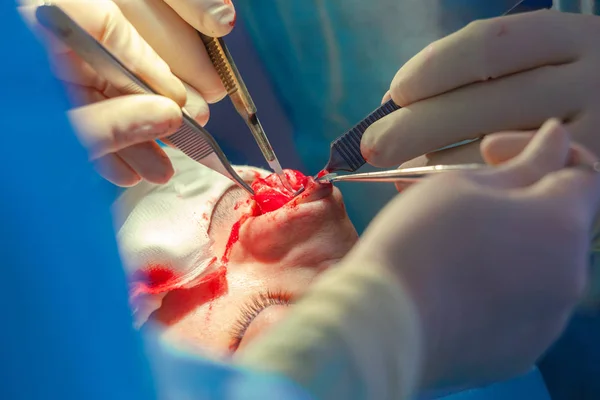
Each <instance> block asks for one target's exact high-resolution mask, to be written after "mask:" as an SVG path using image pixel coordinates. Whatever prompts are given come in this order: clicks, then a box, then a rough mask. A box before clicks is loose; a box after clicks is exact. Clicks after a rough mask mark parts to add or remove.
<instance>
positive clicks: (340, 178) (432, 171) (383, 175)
mask: <svg viewBox="0 0 600 400" xmlns="http://www.w3.org/2000/svg"><path fill="white" fill-rule="evenodd" d="M566 168H581V169H584V170H587V171H590V172H595V173H598V172H600V162H595V163H593V164H591V165H590V164H576V165H568V166H567V167H566ZM492 169H494V167H492V166H489V165H486V164H455V165H431V166H427V167H414V168H398V169H390V170H385V171H377V172H365V173H359V174H348V175H338V174H336V173H330V174H327V175H323V176H322V177H320V178H317V181H319V182H406V183H413V182H417V181H419V180H421V179H423V178H427V177H428V176H432V175H438V174H443V173H445V172H452V171H483V170H492Z"/></svg>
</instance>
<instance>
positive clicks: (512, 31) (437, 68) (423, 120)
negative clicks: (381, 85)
mask: <svg viewBox="0 0 600 400" xmlns="http://www.w3.org/2000/svg"><path fill="white" fill-rule="evenodd" d="M599 32H600V17H599V16H593V15H581V14H570V13H560V12H557V11H536V12H530V13H523V14H518V15H512V16H505V17H499V18H492V19H487V20H480V21H475V22H473V23H471V24H469V25H468V26H467V27H465V28H463V29H461V30H459V31H457V32H456V33H453V34H451V35H449V36H447V37H445V38H442V39H440V40H438V41H436V42H434V43H432V44H431V45H429V46H428V47H427V48H425V49H424V50H422V51H421V52H420V53H418V54H417V55H416V56H414V57H413V58H412V59H411V60H410V61H408V62H407V63H406V64H405V65H404V66H403V67H402V68H400V70H399V71H398V72H397V74H396V76H395V77H394V79H393V81H392V83H391V86H390V91H389V93H388V94H387V95H386V97H385V98H384V100H387V99H389V98H390V97H391V98H392V99H393V100H394V102H396V103H397V104H399V105H401V106H403V107H404V109H401V110H398V111H396V112H394V113H392V114H391V115H389V116H386V117H385V118H382V119H381V120H379V121H378V122H376V123H375V124H373V125H372V126H371V127H370V128H369V129H367V131H366V132H365V134H364V136H363V139H362V143H361V147H362V152H363V155H364V156H365V158H366V159H367V160H368V161H369V163H371V164H373V165H376V166H382V167H383V166H394V165H399V164H403V163H405V162H407V161H409V160H411V159H413V158H415V157H418V156H421V155H423V154H426V153H430V152H433V151H435V150H436V149H439V148H442V147H444V146H446V145H450V144H453V143H457V142H460V141H462V140H465V139H474V138H477V137H480V136H482V135H487V134H490V133H496V132H504V131H530V132H535V131H536V130H537V129H538V128H539V127H540V126H541V125H542V123H543V122H544V121H545V120H547V119H548V118H551V117H558V118H560V119H561V120H563V121H564V122H565V124H566V125H565V126H566V128H567V129H568V130H569V132H571V133H572V134H573V138H574V139H575V140H576V141H577V142H579V143H581V144H583V145H584V146H586V147H587V148H588V149H590V150H591V151H592V152H594V153H597V154H600V135H598V133H597V127H598V125H599V123H600V90H598V87H600V74H598V70H600V47H599V46H598V34H599ZM478 145H479V143H478V142H476V143H475V144H472V145H466V146H461V147H459V148H456V149H450V150H445V151H441V152H435V153H431V154H429V157H428V158H424V157H423V158H420V159H419V160H418V161H414V162H412V163H411V164H410V166H420V165H426V164H430V165H431V164H441V163H444V164H446V163H460V162H469V161H479V160H481V158H480V156H479V151H478ZM406 166H409V165H406Z"/></svg>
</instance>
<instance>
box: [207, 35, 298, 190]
mask: <svg viewBox="0 0 600 400" xmlns="http://www.w3.org/2000/svg"><path fill="white" fill-rule="evenodd" d="M198 34H199V35H200V38H201V39H202V42H203V43H204V46H205V47H206V52H207V53H208V57H209V58H210V61H211V62H212V64H213V66H214V67H215V69H216V70H217V73H218V74H219V77H220V78H221V82H223V86H225V89H227V95H228V96H229V98H230V99H231V102H232V103H233V106H234V107H235V110H236V111H237V113H238V114H239V115H240V116H241V117H242V118H243V119H244V121H245V122H246V125H247V126H248V128H249V129H250V132H251V133H252V136H253V137H254V140H255V141H256V143H257V144H258V147H259V148H260V151H261V153H262V155H263V157H264V158H265V160H266V161H267V163H268V164H269V166H270V167H271V169H272V170H273V171H275V173H276V174H277V175H278V176H279V179H280V180H281V183H282V184H283V185H284V186H285V187H286V188H287V189H289V190H292V187H291V185H290V183H289V182H288V179H287V177H286V176H285V174H284V173H283V169H282V168H281V164H280V163H279V160H278V159H277V156H276V155H275V151H274V150H273V146H271V143H270V142H269V139H268V138H267V134H266V133H265V130H264V129H263V127H262V124H261V123H260V121H259V120H258V117H257V116H256V112H257V109H256V105H255V104H254V101H253V100H252V96H250V92H249V91H248V88H247V87H246V84H245V83H244V81H243V79H242V75H241V74H240V72H239V71H238V69H237V66H236V65H235V62H234V61H233V57H232V56H231V53H230V52H229V49H228V48H227V46H226V45H225V41H224V40H223V39H222V38H214V37H210V36H206V35H204V34H203V33H200V32H198Z"/></svg>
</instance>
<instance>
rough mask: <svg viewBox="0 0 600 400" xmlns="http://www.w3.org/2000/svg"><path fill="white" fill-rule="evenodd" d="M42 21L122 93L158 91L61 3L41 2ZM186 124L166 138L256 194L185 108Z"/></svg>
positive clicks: (171, 143) (40, 15) (44, 25)
mask: <svg viewBox="0 0 600 400" xmlns="http://www.w3.org/2000/svg"><path fill="white" fill-rule="evenodd" d="M36 18H37V20H38V21H39V23H40V25H42V26H43V27H44V28H46V29H48V30H49V31H50V32H52V33H53V34H54V35H55V36H56V37H57V38H58V39H59V40H61V41H62V42H63V43H65V44H66V45H67V46H69V48H71V49H72V50H73V51H74V52H76V53H77V55H79V56H80V57H81V58H82V59H83V60H84V61H85V62H87V63H88V64H89V65H90V66H91V67H92V68H94V69H95V70H96V71H98V72H99V73H101V74H102V75H104V76H105V77H106V78H108V79H110V80H111V82H113V83H115V84H116V85H119V86H118V88H119V90H120V91H121V92H122V93H127V94H136V93H138V94H145V93H151V94H158V95H160V94H161V93H160V91H158V90H155V89H154V88H152V87H151V86H150V85H149V84H147V83H146V82H145V81H144V80H143V79H141V78H140V77H139V76H137V75H136V74H135V73H134V72H132V71H131V70H130V69H129V68H127V67H126V66H125V65H124V64H123V63H122V62H121V61H120V60H119V59H118V58H116V57H115V56H114V55H113V54H112V53H111V52H110V51H108V50H107V49H106V48H105V47H104V46H103V45H102V44H101V43H100V42H98V41H97V40H96V39H95V38H94V37H92V36H91V35H89V34H88V33H87V32H86V31H85V30H84V29H83V28H81V27H80V26H79V25H78V24H77V23H76V22H75V21H73V20H72V19H71V17H69V16H68V15H67V14H66V13H65V12H64V11H63V10H62V9H60V7H58V6H55V5H41V6H39V7H38V8H37V10H36ZM182 111H183V112H182V114H183V124H182V126H181V127H180V128H179V129H178V130H177V131H176V132H175V133H173V134H171V135H170V136H168V137H167V138H166V139H165V140H162V141H163V142H165V143H167V144H170V145H172V146H174V147H176V148H178V149H179V150H181V151H182V152H183V153H184V154H185V155H187V156H188V157H190V158H192V159H193V160H195V161H197V162H199V163H201V164H203V165H205V166H207V167H208V168H210V169H212V170H214V171H216V172H218V173H220V174H222V175H224V176H226V177H227V178H230V179H231V180H233V181H234V182H235V183H236V184H237V185H238V186H240V187H241V188H243V189H244V190H246V191H247V192H248V193H250V195H252V196H253V195H254V191H253V190H252V188H251V187H250V186H249V185H248V183H246V182H245V181H244V180H243V179H242V178H241V177H240V176H239V175H238V174H237V173H236V172H235V170H234V169H233V167H232V166H231V164H230V163H229V161H228V160H227V156H226V155H225V153H223V150H222V149H221V147H220V146H219V144H218V143H217V141H216V140H215V139H214V137H213V136H212V135H211V134H210V133H209V132H208V131H207V130H206V129H204V127H202V126H201V125H200V124H198V123H197V122H196V121H195V120H194V119H193V118H192V117H191V116H190V115H189V114H188V113H187V112H186V111H185V110H182Z"/></svg>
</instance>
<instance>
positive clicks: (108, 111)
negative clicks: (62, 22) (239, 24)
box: [19, 0, 235, 186]
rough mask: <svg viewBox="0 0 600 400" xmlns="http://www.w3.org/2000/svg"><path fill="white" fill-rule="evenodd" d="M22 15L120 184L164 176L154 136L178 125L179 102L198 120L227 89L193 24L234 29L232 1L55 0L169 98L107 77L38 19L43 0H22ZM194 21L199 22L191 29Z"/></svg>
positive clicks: (100, 162) (104, 166) (98, 156)
mask: <svg viewBox="0 0 600 400" xmlns="http://www.w3.org/2000/svg"><path fill="white" fill-rule="evenodd" d="M20 3H21V6H20V7H19V9H20V11H21V13H22V15H23V16H24V18H25V20H26V21H27V22H28V23H29V25H30V26H31V27H33V29H34V30H35V31H36V32H38V33H40V34H41V35H42V37H43V39H45V41H47V42H48V44H49V48H50V51H51V54H52V61H53V63H54V66H55V68H54V69H55V71H56V74H57V76H58V77H59V78H60V79H61V80H62V81H63V82H64V83H65V84H66V86H67V88H68V91H69V94H70V95H71V98H72V100H73V102H74V103H75V105H76V106H77V107H78V108H75V109H74V110H72V111H71V112H70V118H71V120H72V122H73V124H74V125H75V128H76V131H77V133H78V135H79V138H80V140H81V141H82V142H83V144H84V145H85V146H86V147H87V148H88V149H89V152H90V158H91V159H92V160H94V161H96V163H97V166H98V169H99V172H100V173H101V174H102V175H103V176H104V177H105V178H106V179H108V180H110V181H111V182H113V183H115V184H117V185H120V186H132V185H135V184H136V183H138V182H139V181H140V180H141V179H142V178H143V179H147V180H148V181H150V182H153V183H164V182H166V181H167V180H168V179H169V178H170V177H171V176H172V175H173V167H172V165H171V162H170V161H169V158H168V157H167V156H166V155H165V153H164V152H163V151H162V150H161V148H160V147H159V146H158V145H157V144H156V143H155V142H154V140H155V139H158V138H161V137H165V136H168V135H169V134H171V133H173V132H175V131H176V130H177V128H179V126H180V125H181V107H182V106H185V109H186V110H187V111H188V112H189V113H190V115H192V116H193V117H194V118H195V119H196V120H197V121H198V122H200V123H201V124H205V123H206V122H207V120H208V116H209V110H208V104H207V103H209V102H215V101H218V100H220V99H222V98H223V97H224V96H225V95H226V92H225V88H224V87H223V84H222V83H221V81H220V79H219V76H218V74H217V72H216V71H215V69H214V67H213V66H212V64H211V62H210V60H209V58H208V55H207V53H206V50H205V48H204V45H203V44H202V41H201V39H200V37H199V36H198V33H197V32H196V30H195V29H198V30H199V31H201V32H203V33H205V34H207V35H210V36H223V35H225V34H227V33H229V31H230V30H231V29H232V27H233V25H234V22H235V10H234V8H233V5H232V4H231V1H229V0H164V1H162V0H156V1H149V0H136V1H130V0H115V1H111V0H57V1H54V2H53V4H56V5H58V6H60V7H61V8H62V9H63V10H64V11H65V12H66V13H67V14H69V16H70V17H71V18H73V19H74V20H75V21H76V22H77V23H78V24H79V25H80V26H82V27H83V28H84V29H85V30H87V31H88V33H90V34H91V35H92V36H94V37H95V38H96V39H98V40H99V41H100V42H101V43H102V44H103V45H104V46H105V47H106V48H107V49H109V50H110V51H111V52H113V54H115V55H116V56H117V57H118V58H119V59H120V60H121V61H122V62H124V63H125V64H126V65H127V67H129V68H130V69H132V70H133V71H135V72H136V73H138V74H139V75H140V76H141V77H142V78H143V79H144V80H145V81H147V82H148V83H149V84H151V85H152V86H154V87H157V88H160V89H161V90H162V92H163V93H166V95H167V97H168V98H167V97H161V96H154V95H131V94H128V93H127V92H125V91H124V90H122V88H119V87H116V86H114V85H113V84H114V82H109V81H106V80H105V79H104V78H103V77H102V76H100V75H99V74H97V73H96V72H95V71H94V70H92V69H91V68H90V67H89V65H87V64H86V63H84V62H83V61H82V60H81V59H80V58H79V57H78V56H76V55H75V53H73V52H72V51H71V50H70V49H68V48H66V47H65V46H64V45H62V43H59V42H58V41H57V40H56V39H55V38H54V37H53V36H52V34H51V33H49V32H47V31H45V30H44V29H43V28H41V27H40V26H39V25H38V24H37V21H36V19H35V9H36V7H37V5H38V4H41V3H42V2H41V1H39V0H20ZM194 28H195V29H194Z"/></svg>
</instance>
